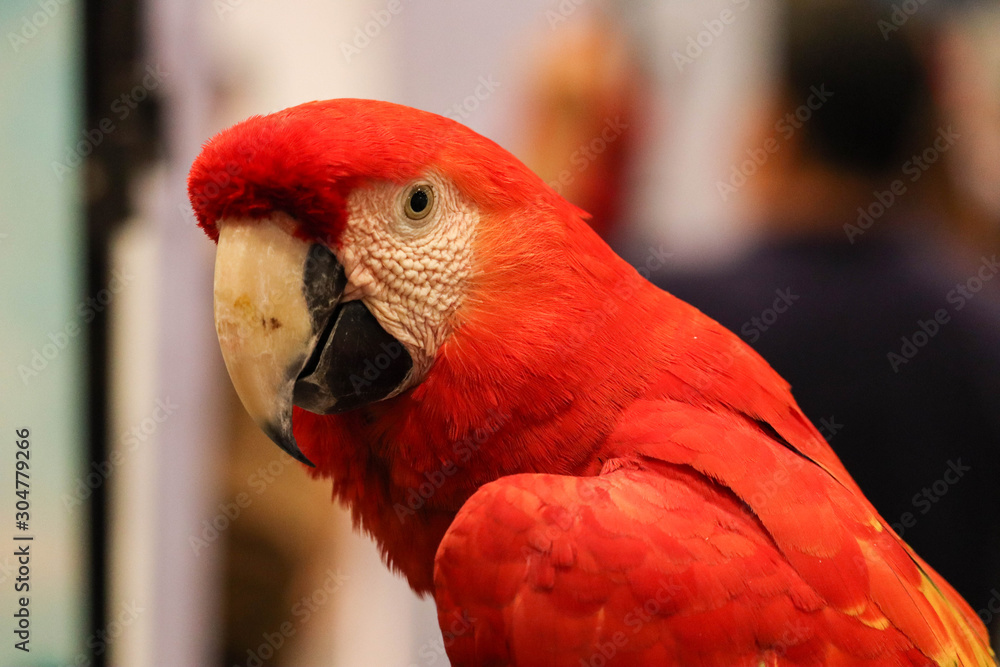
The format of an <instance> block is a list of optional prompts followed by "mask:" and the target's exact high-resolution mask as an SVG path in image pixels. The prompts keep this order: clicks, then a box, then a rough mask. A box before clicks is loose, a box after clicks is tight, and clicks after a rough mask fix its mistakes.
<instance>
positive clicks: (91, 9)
mask: <svg viewBox="0 0 1000 667" xmlns="http://www.w3.org/2000/svg"><path fill="white" fill-rule="evenodd" d="M142 5H143V3H142V1H141V0H115V1H111V0H84V100H85V101H84V104H85V119H84V128H83V129H84V130H92V129H95V128H100V127H101V122H102V120H105V119H111V120H112V121H113V123H114V126H115V129H114V130H113V131H112V132H109V133H107V134H104V136H103V138H102V139H101V141H100V142H99V143H98V144H97V145H96V146H95V147H94V150H93V152H92V153H91V154H90V156H88V158H87V162H86V169H85V171H84V178H83V196H84V206H85V211H86V213H85V216H86V222H85V224H86V242H85V243H86V247H85V252H86V256H85V266H86V269H85V271H86V280H85V285H86V287H85V289H86V294H85V295H84V298H86V297H87V296H93V295H95V294H97V293H98V292H100V291H101V290H102V289H105V288H106V287H107V286H108V284H109V279H110V260H111V243H112V239H113V236H114V233H115V231H116V230H117V229H118V228H119V227H120V226H121V225H123V224H124V223H125V221H126V219H127V218H128V216H129V215H131V214H132V210H131V195H132V186H133V182H134V181H135V177H136V175H137V174H138V173H139V172H140V169H141V167H142V166H143V164H144V163H145V162H147V161H148V160H149V159H150V158H151V157H152V155H153V154H154V152H155V147H156V146H158V144H159V141H158V132H157V128H158V123H157V122H156V118H157V116H158V114H157V113H156V111H157V108H158V105H157V103H156V97H155V95H151V96H150V97H148V98H147V99H146V100H145V101H143V102H142V103H141V104H139V105H138V106H137V108H136V109H135V110H134V111H132V112H131V113H130V115H129V117H128V118H121V117H120V116H119V115H118V114H116V113H115V111H114V110H113V109H112V104H113V103H114V101H115V100H116V99H118V98H120V97H121V96H122V95H124V94H128V93H129V92H130V91H132V90H133V88H134V87H135V86H136V85H139V82H140V81H141V80H142V77H143V75H144V69H145V65H146V64H145V62H144V61H143V60H142V59H143V57H144V45H143V39H142V34H141V28H142V22H141V17H142ZM119 108H120V107H119ZM88 332H89V339H88V343H87V344H88V350H87V370H86V373H87V396H86V399H85V406H86V408H85V409H86V411H87V412H86V414H87V415H88V419H89V421H88V425H87V430H88V432H87V440H88V443H89V451H88V464H87V467H88V468H89V467H90V463H91V462H95V461H97V462H100V461H106V460H107V459H108V456H109V454H110V443H111V440H110V437H111V435H112V434H110V432H109V424H110V417H111V414H110V401H111V392H110V389H111V387H110V373H109V364H108V362H109V336H108V334H109V326H108V311H107V310H103V311H101V312H100V313H98V314H97V317H96V318H95V319H94V321H93V322H92V323H91V325H90V327H89V329H88ZM90 501H91V503H90V525H89V541H90V543H89V554H90V559H89V572H88V574H89V581H90V584H91V589H90V612H91V615H90V619H89V628H88V629H87V636H88V637H92V636H93V635H94V634H95V633H97V632H98V631H103V630H104V629H105V628H106V627H107V619H108V616H109V614H108V611H109V610H108V582H109V577H108V564H109V559H108V537H109V531H108V485H107V484H101V485H98V487H97V488H96V489H94V490H93V495H92V496H91V498H90ZM88 648H89V647H88ZM90 657H91V663H90V664H92V665H94V666H95V667H103V666H104V665H106V664H107V662H108V657H107V651H102V653H101V654H100V655H91V656H90Z"/></svg>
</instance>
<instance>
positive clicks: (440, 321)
mask: <svg viewBox="0 0 1000 667" xmlns="http://www.w3.org/2000/svg"><path fill="white" fill-rule="evenodd" d="M417 184H428V185H429V186H430V188H431V189H432V192H433V197H432V201H431V204H430V206H431V207H432V208H431V210H430V212H429V213H428V214H427V215H426V217H424V218H422V219H420V220H413V219H411V218H410V217H408V216H407V215H406V213H405V207H406V203H407V200H408V197H409V195H410V192H411V190H412V188H413V186H414V185H417ZM347 211H348V220H347V225H346V227H345V230H344V233H343V243H342V245H341V249H340V250H338V251H337V254H338V259H339V260H340V262H341V263H342V264H343V265H344V269H345V271H346V273H347V283H348V284H347V289H346V290H345V292H344V296H343V300H344V301H350V300H353V299H361V300H362V302H363V303H364V304H365V306H367V307H368V310H369V311H371V313H372V315H374V316H375V318H376V319H377V320H378V321H379V324H381V325H382V327H383V328H384V329H385V330H386V331H387V332H389V333H390V334H391V335H392V336H393V337H394V338H395V339H396V340H398V341H399V342H400V343H402V344H403V345H404V346H405V347H406V349H407V351H408V352H409V353H410V356H411V357H412V358H413V372H412V374H411V375H410V378H409V380H408V381H407V383H406V386H404V387H401V388H400V390H402V389H405V388H407V387H409V386H413V385H414V384H415V383H416V382H419V381H420V380H421V379H423V377H424V375H426V373H427V371H428V370H429V369H430V367H431V364H432V363H433V360H434V357H435V355H436V354H437V351H438V348H440V347H441V344H442V343H443V342H444V341H445V339H446V338H447V337H448V335H449V334H450V332H451V330H450V328H449V322H450V318H451V315H452V314H453V313H454V312H455V310H456V309H457V308H458V306H459V304H460V302H461V299H462V294H463V292H464V285H465V281H466V279H467V278H468V276H469V272H470V270H471V261H472V239H473V236H474V234H475V230H476V226H477V224H478V221H479V213H478V211H477V210H476V208H475V207H474V206H473V205H472V204H471V203H469V202H468V201H467V200H466V199H465V198H464V197H463V196H462V195H461V194H460V193H459V192H458V190H457V189H456V188H455V187H454V186H452V185H451V183H449V182H448V181H447V180H445V179H444V178H440V177H438V176H436V175H434V174H429V175H427V177H425V178H420V179H416V180H414V181H412V182H410V183H406V184H404V185H399V184H396V183H388V182H384V183H375V184H372V185H368V186H360V187H359V188H358V189H357V190H355V191H354V192H352V193H351V195H350V196H349V198H348V200H347Z"/></svg>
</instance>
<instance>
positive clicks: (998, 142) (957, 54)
mask: <svg viewBox="0 0 1000 667" xmlns="http://www.w3.org/2000/svg"><path fill="white" fill-rule="evenodd" d="M998 34H1000V3H998V2H995V0H994V1H989V2H981V3H974V4H969V5H968V6H964V5H963V6H960V7H959V8H957V9H956V10H955V11H952V12H949V13H948V15H947V16H946V17H945V20H944V21H943V26H942V29H941V38H940V39H939V40H937V42H936V44H937V48H936V49H935V71H936V84H935V86H934V93H935V98H936V99H937V101H938V105H939V107H940V108H941V111H942V115H943V116H944V118H945V119H946V120H947V121H948V122H954V123H956V124H957V125H960V126H961V127H962V131H963V133H964V135H965V137H966V141H962V142H960V143H959V144H958V145H956V146H955V150H954V151H952V152H951V153H950V154H949V155H948V160H947V162H946V165H945V166H946V168H947V172H948V173H947V175H948V179H949V183H950V184H951V187H950V188H949V193H948V194H949V195H950V196H949V197H948V200H947V203H948V205H949V211H950V213H951V217H952V219H953V220H954V221H955V224H956V227H957V228H958V231H959V232H960V233H961V235H962V236H963V238H964V239H965V240H966V241H967V242H969V243H970V244H972V245H975V246H978V247H981V248H983V249H984V250H987V251H994V250H997V249H998V248H1000V159H998V158H1000V40H998V39H997V35H998Z"/></svg>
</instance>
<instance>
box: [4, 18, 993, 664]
mask: <svg viewBox="0 0 1000 667" xmlns="http://www.w3.org/2000/svg"><path fill="white" fill-rule="evenodd" d="M0 37H2V42H3V43H2V44H0V127H2V130H0V277H2V280H0V285H3V288H2V293H3V300H2V310H0V317H2V326H0V349H2V350H3V351H4V352H3V354H2V355H0V372H2V381H0V428H2V431H3V437H4V442H5V443H7V444H5V445H4V446H3V452H5V453H4V455H3V457H2V458H3V460H4V463H3V464H2V465H0V491H2V493H0V496H2V497H3V498H4V499H5V500H3V501H2V503H0V504H2V505H3V511H2V516H3V517H4V524H3V525H4V528H3V529H2V530H0V540H3V541H4V542H5V543H7V544H9V545H13V544H15V543H14V542H13V541H12V538H13V537H14V536H15V535H22V536H23V535H30V536H33V538H34V539H33V541H32V542H31V545H32V546H31V549H32V551H31V554H32V559H31V572H30V587H31V588H30V593H31V596H30V613H31V639H30V649H31V650H30V652H29V653H25V652H22V651H18V650H16V649H15V648H14V647H13V643H14V642H13V641H12V640H11V638H10V637H11V635H10V630H9V628H8V625H10V623H11V621H10V620H9V619H10V618H11V617H10V615H9V614H11V613H13V610H14V605H15V602H14V599H15V597H16V596H15V595H14V592H13V585H14V583H15V579H16V577H18V576H19V575H18V570H17V567H18V565H17V563H16V561H15V559H14V557H13V555H12V554H13V547H11V548H8V547H7V546H4V547H3V548H0V554H5V555H0V589H2V591H3V592H2V594H0V597H2V600H3V610H2V615H3V617H4V618H7V619H8V621H6V622H5V623H4V624H3V635H4V636H5V637H6V639H5V640H4V642H3V644H2V645H0V665H60V666H61V665H76V666H84V665H123V666H128V667H143V666H147V665H148V666H153V665H167V666H173V665H178V666H185V667H187V666H192V665H209V666H211V665H233V666H237V665H243V666H247V667H261V666H263V665H310V666H311V665H317V666H318V665H348V666H351V665H370V666H377V665H387V666H388V665H392V666H396V665H419V666H424V667H429V666H432V665H446V664H447V659H446V657H445V655H444V645H443V642H442V638H441V633H440V631H439V630H438V629H437V624H436V619H435V617H434V609H433V604H432V602H431V601H429V600H419V599H417V598H416V597H415V596H414V595H413V594H412V593H411V592H410V591H409V589H408V587H407V586H406V584H405V583H404V582H403V581H402V580H401V579H399V578H397V577H395V576H393V575H392V574H390V573H389V572H388V571H386V570H385V568H384V567H383V566H382V565H381V563H380V562H379V558H378V555H377V551H376V549H375V547H374V546H373V545H372V544H371V543H370V542H369V541H368V540H367V538H365V537H362V536H359V535H356V534H355V533H354V532H353V531H352V528H351V525H350V519H349V518H348V516H347V514H346V512H345V511H344V510H343V509H342V508H339V507H336V506H334V505H333V503H331V502H330V495H331V492H330V488H329V483H328V482H317V481H312V480H310V479H309V478H308V476H307V475H306V474H305V473H304V472H303V470H302V468H301V467H300V466H299V465H298V464H295V463H294V462H293V461H292V460H291V459H290V458H288V457H287V456H285V455H284V454H283V453H282V452H280V451H279V450H278V449H277V448H276V447H274V446H273V445H272V444H271V443H270V442H269V441H268V440H267V439H266V438H265V437H264V436H263V435H262V434H261V433H259V432H258V431H257V429H256V428H255V427H254V426H253V424H252V423H251V422H250V421H249V419H248V418H247V417H246V415H245V413H244V411H243V409H242V407H241V406H240V404H239V402H238V400H237V399H236V397H235V394H234V392H233V390H232V388H231V386H230V383H229V380H228V377H227V376H226V373H225V369H224V366H223V364H222V360H221V356H220V354H219V350H218V345H217V342H216V338H215V332H214V326H213V322H212V303H211V299H212V271H213V258H214V247H213V245H212V244H211V243H210V242H209V241H208V239H207V238H206V237H205V236H204V234H203V233H202V232H201V231H200V230H199V229H197V227H196V226H195V223H194V218H193V214H192V212H191V209H190V206H189V204H188V201H187V196H186V188H185V177H186V174H187V170H188V169H189V167H190V165H191V163H192V161H193V160H194V158H195V156H196V155H197V153H198V151H199V148H200V146H201V144H202V142H204V141H205V140H206V139H207V138H209V137H210V136H212V135H213V134H214V133H216V132H217V131H219V130H221V129H223V128H225V127H227V126H229V125H231V124H233V123H235V122H237V121H239V120H242V119H244V118H246V117H247V116H249V115H252V114H261V113H267V112H272V111H276V110H279V109H281V108H284V107H287V106H291V105H294V104H297V103H300V102H305V101H309V100H313V99H326V98H333V97H365V98H375V99H382V100H389V101H393V102H399V103H402V104H407V105H410V106H414V107H418V108H421V109H425V110H428V111H433V112H437V113H440V114H444V115H447V116H450V117H452V118H454V119H456V120H458V121H460V122H462V123H464V124H466V125H468V126H469V127H471V128H472V129H474V130H476V131H478V132H480V133H482V134H484V135H486V136H488V137H490V138H492V139H494V140H496V141H497V142H499V143H500V144H501V145H503V146H505V147H507V148H508V149H509V150H511V151H512V152H513V153H514V154H515V155H517V156H518V157H520V158H521V159H522V160H524V161H525V162H526V163H527V164H529V166H531V167H532V168H533V169H535V170H536V171H537V172H538V173H539V174H541V175H542V176H543V177H544V178H545V179H546V180H547V181H548V182H549V183H550V184H551V185H552V187H554V188H555V189H556V190H558V191H559V192H561V193H562V194H563V195H564V196H566V197H567V198H569V199H571V200H573V201H574V202H575V203H577V204H579V205H580V206H582V207H583V208H585V209H586V210H588V211H590V212H591V213H592V214H593V215H594V217H593V224H594V226H595V228H596V229H597V230H598V231H599V233H601V234H602V235H603V236H604V237H605V238H606V239H607V240H608V241H609V243H611V244H612V245H613V247H615V248H616V249H617V250H618V251H619V252H620V253H621V254H623V255H624V256H625V257H626V258H628V259H629V260H630V261H632V262H633V263H634V264H635V266H636V267H637V268H638V269H639V271H640V272H641V273H642V274H643V275H644V276H647V277H649V278H650V279H652V280H653V281H654V282H657V283H658V284H660V285H662V286H663V287H665V288H667V289H669V290H671V291H673V292H675V293H676V294H678V295H679V296H681V297H682V298H684V299H687V300H689V301H691V302H692V303H694V304H695V305H696V306H698V307H699V308H701V309H703V310H704V311H705V312H707V313H708V314H709V315H711V316H713V317H715V318H717V319H719V320H720V321H721V322H723V324H726V325H727V326H729V327H730V328H732V329H733V330H734V331H736V332H737V334H739V335H740V336H741V337H742V338H743V339H744V340H745V341H746V342H747V343H749V344H751V345H753V346H754V347H755V348H756V349H757V350H758V351H759V352H761V353H762V354H763V355H764V356H765V358H767V359H768V360H769V361H770V362H771V363H772V365H774V366H775V368H777V370H778V371H779V372H780V373H781V374H782V375H784V376H785V377H786V378H787V379H788V380H789V381H790V382H791V384H792V386H793V391H794V393H795V395H796V397H797V398H798V400H799V401H800V403H801V404H802V406H803V408H804V410H805V411H806V413H807V414H808V415H809V416H810V418H812V419H813V420H814V422H815V423H816V424H817V425H818V426H819V427H820V429H821V431H822V432H823V433H824V435H825V436H826V437H827V438H828V439H829V441H830V443H831V446H833V447H834V449H835V450H836V451H837V452H838V454H840V456H841V457H842V458H843V459H844V461H845V463H846V464H847V467H848V469H849V470H850V471H851V472H852V474H854V475H855V477H856V478H857V479H858V481H859V483H860V484H861V486H862V488H863V489H864V490H865V492H866V493H867V494H868V496H869V498H871V499H872V501H873V502H874V503H875V505H876V507H877V508H878V509H879V511H880V512H881V513H882V515H883V516H884V517H885V518H886V520H887V521H888V522H890V523H891V524H892V525H893V527H894V528H895V529H896V531H897V532H899V533H900V534H902V535H903V537H904V538H905V539H906V540H907V541H908V542H909V543H910V544H911V545H913V546H914V547H915V549H916V550H917V551H918V552H919V553H920V554H922V555H923V556H924V557H925V558H926V559H927V560H928V562H929V563H930V564H931V565H932V566H933V567H935V568H937V569H939V570H940V571H941V572H942V574H944V576H945V577H946V578H948V579H949V580H950V581H951V582H952V583H953V584H954V585H955V586H956V587H957V588H958V590H959V592H960V593H962V594H963V595H964V596H965V597H966V599H967V600H968V601H969V603H970V605H972V607H973V609H975V610H976V611H977V613H979V615H980V617H981V618H982V619H983V620H984V621H985V622H986V623H987V624H988V625H990V626H991V628H992V632H993V633H994V635H993V636H994V638H995V637H996V632H997V628H998V627H1000V305H998V304H1000V300H998V292H1000V280H994V278H996V277H997V274H998V273H1000V263H998V260H997V258H998V254H997V253H1000V4H998V3H996V2H986V1H983V2H944V1H942V0H897V1H895V2H890V1H888V0H884V1H879V0H853V1H852V0H808V1H806V0H701V1H700V2H697V3H695V2H682V1H680V0H607V1H601V0H531V1H520V2H506V3H486V2H467V3H455V2H445V1H444V0H350V1H347V0H345V1H342V2H337V3H331V2H322V1H320V0H293V1H288V2H280V3H279V2H277V1H276V0H211V1H210V2H209V1H205V0H201V1H195V0H145V1H142V0H117V1H116V2H113V3H112V2H101V1H98V0H92V1H90V2H86V1H84V0H4V2H3V3H2V4H0ZM17 429H28V430H29V432H30V436H29V437H28V440H29V442H30V451H31V459H30V461H31V468H30V474H31V492H30V507H31V509H30V515H31V518H30V525H29V526H27V527H26V528H24V529H17V528H15V524H14V517H13V514H14V501H15V500H16V498H12V496H13V494H12V493H11V491H13V489H14V481H13V479H12V475H13V473H12V471H13V459H14V451H15V445H14V439H15V433H14V432H15V430H17ZM994 641H995V640H994Z"/></svg>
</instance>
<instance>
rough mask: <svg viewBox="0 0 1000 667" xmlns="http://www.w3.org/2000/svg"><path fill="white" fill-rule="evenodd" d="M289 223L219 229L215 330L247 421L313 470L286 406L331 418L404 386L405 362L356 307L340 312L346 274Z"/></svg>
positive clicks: (238, 223) (371, 318) (246, 223)
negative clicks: (298, 233) (252, 421)
mask: <svg viewBox="0 0 1000 667" xmlns="http://www.w3.org/2000/svg"><path fill="white" fill-rule="evenodd" d="M292 225H293V223H292V221H291V220H289V219H284V220H282V219H278V218H274V219H272V218H265V219H261V220H246V221H242V220H240V221H234V220H227V221H220V224H219V245H218V250H217V252H216V258H215V328H216V332H217V333H218V336H219V345H220V347H221V348H222V356H223V358H224V359H225V362H226V369H227V370H228V371H229V376H230V378H231V379H232V381H233V385H234V386H235V387H236V393H237V394H238V395H239V397H240V400H241V401H242V402H243V405H244V407H246V409H247V412H248V413H250V416H251V417H252V418H253V420H254V421H255V422H256V423H257V425H258V426H259V427H260V428H261V430H263V431H264V433H266V434H267V436H268V437H269V438H271V440H273V441H274V442H275V444H277V445H278V446H279V447H281V448H282V449H283V450H284V451H285V452H287V453H288V454H289V455H291V456H292V457H293V458H295V459H296V460H298V461H301V462H302V463H305V464H307V465H310V466H313V463H312V462H311V461H310V460H309V459H308V458H306V456H305V454H303V453H302V450H301V449H299V446H298V444H297V443H296V441H295V436H294V435H293V434H292V405H293V404H294V405H298V406H300V407H303V408H305V409H307V410H310V411H312V412H318V413H320V414H332V413H336V412H343V411H344V410H349V409H352V408H356V407H359V406H361V405H364V404H366V403H370V402H372V401H376V400H380V399H383V398H387V397H388V396H390V395H393V394H394V393H397V392H398V391H400V390H401V389H402V388H403V387H404V386H405V381H406V378H407V377H408V375H409V372H410V370H411V368H412V365H413V364H412V360H411V358H410V356H409V354H408V353H407V352H406V350H405V348H403V346H402V345H401V344H400V343H399V342H398V341H396V340H395V339H394V338H392V336H391V335H389V334H388V333H387V332H386V331H385V330H384V329H383V328H382V327H381V325H380V324H379V323H378V321H377V320H376V319H375V317H374V316H372V315H371V313H370V312H369V311H368V309H367V308H366V307H365V306H364V305H363V304H362V303H361V302H360V301H351V302H347V303H341V301H340V298H341V295H342V294H343V292H344V287H345V286H346V284H347V279H346V278H345V276H344V268H343V266H341V264H340V263H339V262H338V261H337V258H336V257H335V256H334V254H333V253H332V252H331V251H330V250H329V248H327V247H326V246H324V245H322V244H319V243H308V242H306V241H303V240H301V239H299V238H296V237H295V236H294V235H293V233H292V232H293V227H292Z"/></svg>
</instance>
